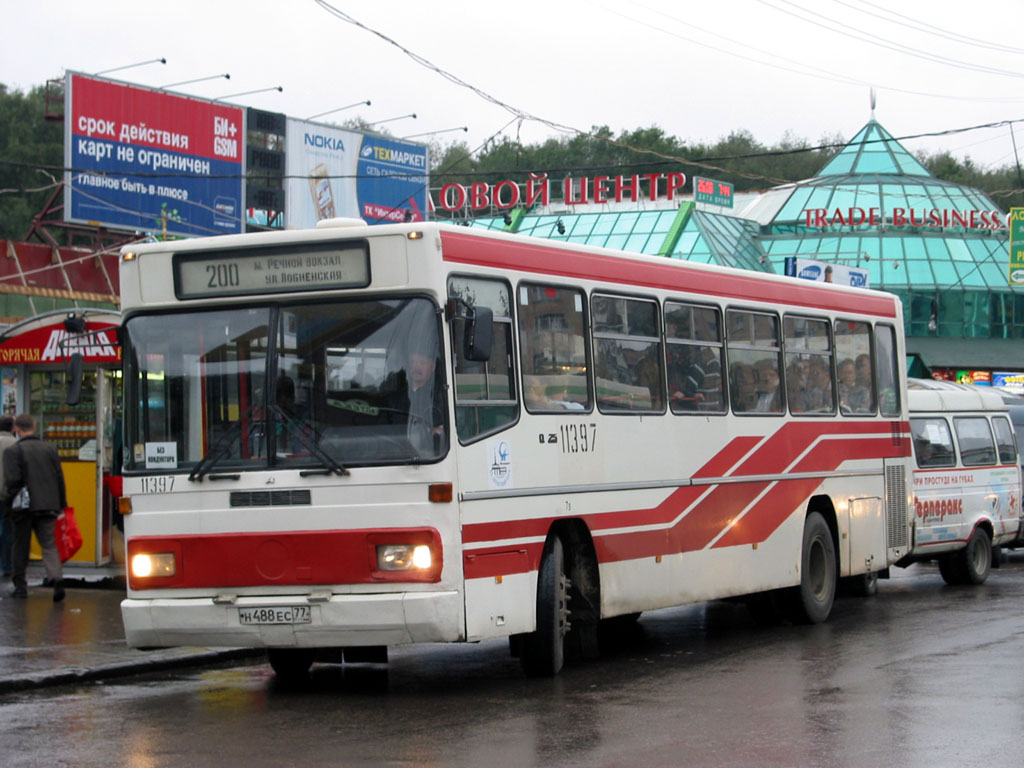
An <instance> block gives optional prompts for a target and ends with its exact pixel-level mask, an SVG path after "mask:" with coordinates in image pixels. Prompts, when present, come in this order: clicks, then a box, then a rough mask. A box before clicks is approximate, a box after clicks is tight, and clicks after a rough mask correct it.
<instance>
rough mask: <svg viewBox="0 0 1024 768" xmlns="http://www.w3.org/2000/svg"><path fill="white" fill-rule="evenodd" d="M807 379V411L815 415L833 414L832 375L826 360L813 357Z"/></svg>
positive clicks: (805, 398) (805, 397)
mask: <svg viewBox="0 0 1024 768" xmlns="http://www.w3.org/2000/svg"><path fill="white" fill-rule="evenodd" d="M807 377H808V381H807V391H806V392H805V393H804V404H805V405H806V407H807V410H808V411H813V412H814V413H829V412H831V411H832V408H833V402H832V374H831V371H829V365H828V363H827V362H826V360H825V359H823V358H821V357H818V356H815V357H812V358H811V364H810V368H809V370H808V373H807Z"/></svg>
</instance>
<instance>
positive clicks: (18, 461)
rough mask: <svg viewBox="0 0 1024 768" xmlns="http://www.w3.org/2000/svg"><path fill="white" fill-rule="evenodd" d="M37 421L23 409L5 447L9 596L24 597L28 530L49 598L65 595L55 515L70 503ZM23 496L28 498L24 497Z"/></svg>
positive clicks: (55, 459) (57, 464)
mask: <svg viewBox="0 0 1024 768" xmlns="http://www.w3.org/2000/svg"><path fill="white" fill-rule="evenodd" d="M35 430H36V425H35V421H34V420H33V419H32V417H31V416H30V415H29V414H27V413H19V414H18V415H17V416H16V417H15V419H14V434H15V435H17V436H18V442H17V443H16V444H15V445H14V446H13V447H12V448H8V449H7V450H6V451H4V454H3V465H4V480H5V487H4V492H3V500H4V502H5V503H6V504H8V505H9V508H10V510H11V518H12V520H13V522H14V547H13V551H12V553H11V559H12V560H13V573H12V576H13V578H12V581H13V582H14V588H13V589H12V590H11V592H10V597H15V598H26V597H28V582H27V581H26V580H25V570H26V568H28V553H29V547H30V545H31V542H32V533H33V532H35V534H36V539H37V540H38V541H39V546H40V548H41V549H42V551H43V565H44V566H45V568H46V575H47V576H48V577H49V578H50V579H51V580H52V581H53V602H55V603H59V602H60V601H61V600H63V599H64V574H63V571H62V569H61V563H60V555H59V554H58V553H57V546H56V541H55V538H54V526H55V524H56V522H57V515H58V514H59V513H60V511H61V510H63V509H64V508H65V507H66V506H67V505H68V500H67V493H66V491H65V487H64V473H63V471H61V468H60V458H59V457H58V456H57V450H56V449H55V448H54V447H53V446H52V445H50V444H49V443H47V442H44V441H43V440H42V439H41V438H40V437H39V436H38V435H36V434H35ZM26 496H27V498H26Z"/></svg>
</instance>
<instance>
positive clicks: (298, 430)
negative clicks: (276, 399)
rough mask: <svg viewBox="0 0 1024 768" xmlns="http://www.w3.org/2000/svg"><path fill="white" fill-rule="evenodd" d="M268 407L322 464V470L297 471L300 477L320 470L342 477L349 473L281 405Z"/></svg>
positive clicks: (318, 472)
mask: <svg viewBox="0 0 1024 768" xmlns="http://www.w3.org/2000/svg"><path fill="white" fill-rule="evenodd" d="M269 409H270V411H271V412H272V413H274V414H276V415H278V416H279V417H281V419H282V420H283V421H284V422H285V423H286V424H287V425H288V426H289V427H291V428H292V434H293V435H294V436H295V439H296V440H298V441H299V442H300V443H302V446H303V447H304V448H306V449H307V450H308V451H309V452H310V453H312V454H313V455H314V456H316V457H317V458H318V459H319V460H320V463H321V464H323V465H324V469H323V470H317V469H304V470H302V471H301V472H299V476H300V477H307V476H308V475H315V474H320V473H321V472H326V474H334V475H341V476H342V477H344V476H345V475H348V474H350V473H349V471H348V470H347V469H345V467H343V466H342V465H341V464H339V463H338V462H337V461H335V460H334V459H333V458H332V457H331V455H330V454H329V453H327V452H326V451H324V450H323V449H322V448H321V447H320V446H319V445H317V444H316V441H315V440H313V439H312V438H311V437H310V436H309V435H307V434H306V433H305V432H304V431H303V429H302V424H301V423H300V422H299V421H297V420H296V419H294V418H292V417H291V416H289V415H288V414H287V413H285V411H284V409H283V408H281V406H279V405H277V404H271V405H270V406H269Z"/></svg>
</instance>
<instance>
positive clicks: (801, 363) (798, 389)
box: [786, 360, 810, 413]
mask: <svg viewBox="0 0 1024 768" xmlns="http://www.w3.org/2000/svg"><path fill="white" fill-rule="evenodd" d="M809 373H810V365H809V364H808V362H807V361H806V360H794V361H793V362H792V363H790V364H789V368H787V369H786V397H787V398H788V399H789V409H790V410H791V411H792V412H793V413H803V412H804V411H807V410H810V409H809V408H808V407H807V400H808V397H807V396H808V392H809V390H810V385H809V382H808V375H809Z"/></svg>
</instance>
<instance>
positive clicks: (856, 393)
mask: <svg viewBox="0 0 1024 768" xmlns="http://www.w3.org/2000/svg"><path fill="white" fill-rule="evenodd" d="M839 408H840V410H841V411H842V412H843V413H868V412H869V411H870V410H871V391H870V389H865V388H864V387H861V386H859V385H858V384H857V365H856V363H854V362H853V360H851V359H850V358H846V359H845V360H843V361H842V362H841V363H840V364H839Z"/></svg>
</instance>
